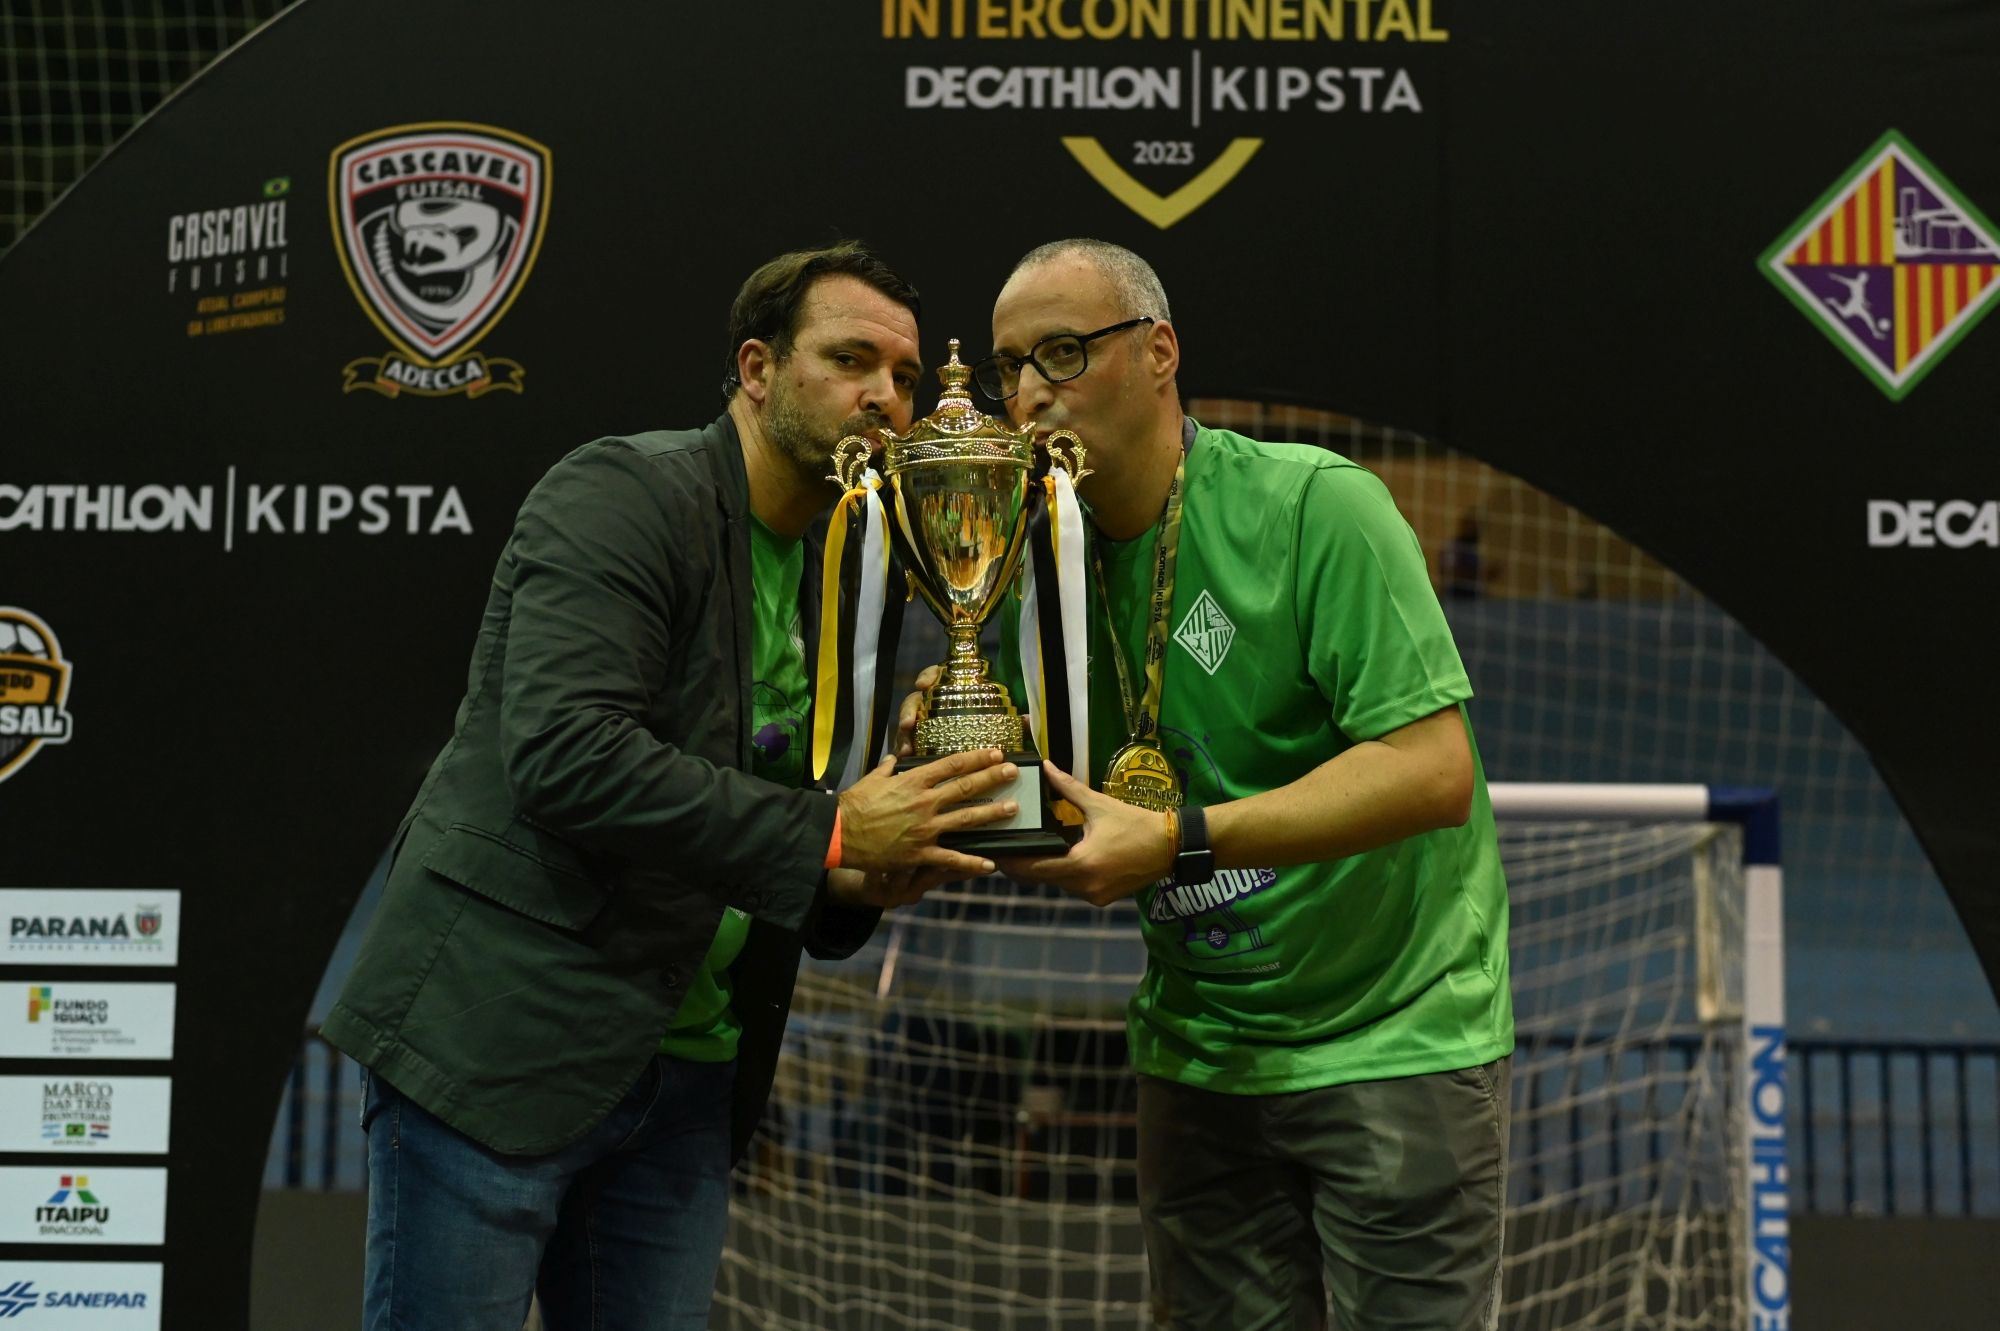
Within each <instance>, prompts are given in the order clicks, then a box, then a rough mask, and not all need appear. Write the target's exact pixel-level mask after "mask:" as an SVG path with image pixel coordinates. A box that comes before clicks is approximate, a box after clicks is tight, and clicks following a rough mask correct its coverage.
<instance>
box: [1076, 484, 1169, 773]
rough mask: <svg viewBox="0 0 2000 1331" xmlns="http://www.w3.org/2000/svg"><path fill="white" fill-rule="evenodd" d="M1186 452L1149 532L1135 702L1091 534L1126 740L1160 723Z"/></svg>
mask: <svg viewBox="0 0 2000 1331" xmlns="http://www.w3.org/2000/svg"><path fill="white" fill-rule="evenodd" d="M1186 474H1187V458H1186V455H1185V454H1183V455H1182V458H1181V461H1180V462H1179V463H1177V464H1176V465H1175V467H1174V480H1173V484H1171V485H1169V486H1168V487H1167V504H1166V509H1165V511H1164V512H1162V513H1161V514H1160V530H1159V533H1158V534H1157V535H1156V536H1155V537H1154V538H1153V597H1152V605H1151V607H1150V618H1149V619H1148V621H1147V624H1146V658H1145V667H1146V694H1145V697H1143V698H1141V699H1140V700H1139V703H1138V706H1136V707H1135V706H1133V702H1132V680H1131V673H1130V668H1129V667H1128V666H1127V665H1126V664H1125V648H1124V645H1123V644H1122V643H1120V642H1119V640H1118V626H1117V624H1116V623H1115V622H1114V621H1113V619H1112V615H1111V584H1110V583H1109V582H1107V581H1106V580H1105V576H1104V552H1103V548H1102V546H1101V544H1100V538H1098V537H1096V536H1095V535H1094V534H1093V536H1092V539H1091V543H1090V557H1091V559H1092V561H1093V562H1094V564H1095V566H1096V572H1097V586H1098V589H1099V591H1098V595H1099V597H1100V599H1101V600H1102V601H1103V603H1104V631H1105V633H1106V635H1107V636H1108V637H1109V638H1110V639H1111V659H1112V661H1113V662H1114V663H1115V664H1116V665H1117V667H1118V698H1119V701H1120V702H1121V703H1122V704H1123V705H1124V710H1125V734H1126V742H1127V743H1128V744H1136V743H1140V742H1142V741H1146V740H1149V739H1150V738H1151V737H1152V736H1153V734H1154V733H1155V732H1156V731H1157V730H1158V729H1159V727H1160V704H1161V700H1162V699H1163V698H1164V696H1165V694H1166V682H1167V617H1168V616H1169V615H1170V614H1172V613H1173V607H1174V563H1175V560H1176V558H1177V556H1178V555H1179V553H1180V544H1181V486H1182V483H1183V482H1184V480H1185V479H1186Z"/></svg>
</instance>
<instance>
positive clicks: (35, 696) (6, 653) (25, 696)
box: [0, 605, 75, 781]
mask: <svg viewBox="0 0 2000 1331" xmlns="http://www.w3.org/2000/svg"><path fill="white" fill-rule="evenodd" d="M73 671H74V667H73V666H72V665H71V663H70V662H69V660H68V659H67V658H66V657H64V656H63V651H62V644H61V643H59V642H57V641H56V633H55V630H54V629H52V628H50V627H49V624H48V621H46V620H44V619H43V618H42V617H41V616H39V615H37V614H35V613H34V612H33V611H30V610H23V609H21V608H20V607H19V606H11V605H0V781H5V780H7V779H8V778H9V777H11V776H13V775H15V774H16V773H18V772H19V771H21V769H22V768H24V767H26V766H27V765H28V763H29V761H30V760H31V759H33V758H34V756H35V755H36V754H37V753H39V752H41V750H42V748H43V746H45V745H50V744H67V743H69V739H70V733H71V731H72V730H73V729H74V728H75V727H74V724H73V723H72V721H71V719H70V714H69V686H70V676H71V674H72V673H73Z"/></svg>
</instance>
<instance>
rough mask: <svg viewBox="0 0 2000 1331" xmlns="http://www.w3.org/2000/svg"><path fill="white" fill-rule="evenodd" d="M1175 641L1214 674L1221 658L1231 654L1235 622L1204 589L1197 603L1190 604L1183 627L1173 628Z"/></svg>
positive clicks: (1234, 636)
mask: <svg viewBox="0 0 2000 1331" xmlns="http://www.w3.org/2000/svg"><path fill="white" fill-rule="evenodd" d="M1174 641H1175V642H1177V643H1179V644H1180V645H1181V646H1183V647H1185V648H1186V649H1187V653H1188V655H1189V656H1192V657H1193V658H1194V659H1195V662H1196V664H1198V665H1199V666H1201V668H1202V669H1203V670H1206V671H1207V672H1208V673H1209V674H1211V675H1213V674H1214V673H1215V671H1216V667H1218V666H1220V665H1221V664H1222V658H1224V657H1225V656H1228V655H1229V644H1230V643H1232V642H1234V641H1236V625H1234V624H1233V623H1231V622H1230V620H1229V616H1228V615H1225V614H1223V613H1222V607H1221V606H1219V605H1217V604H1216V603H1215V598H1214V597H1212V596H1210V595H1209V594H1208V589H1207V588H1203V589H1202V593H1201V595H1200V596H1197V597H1195V600H1194V604H1193V605H1192V606H1189V607H1188V612H1187V615H1186V617H1185V618H1183V619H1182V620H1181V626H1180V627H1179V628H1177V629H1175V630H1174Z"/></svg>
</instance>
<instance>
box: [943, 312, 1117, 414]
mask: <svg viewBox="0 0 2000 1331" xmlns="http://www.w3.org/2000/svg"><path fill="white" fill-rule="evenodd" d="M1152 322H1153V316H1152V315H1150V314H1142V315H1140V316H1139V317H1138V318H1136V319H1127V320H1126V321H1125V322H1124V323H1122V324H1112V325H1111V326H1110V327H1108V328H1100V329H1098V330H1097V331H1096V332H1094V333H1058V334H1057V335H1056V336H1054V337H1045V338H1043V339H1042V340H1041V341H1039V342H1037V343H1035V345H1034V346H1032V347H1030V348H1028V354H1027V355H1025V356H1001V355H997V354H996V355H992V356H988V357H987V358H986V359H985V360H983V361H980V362H979V363H978V364H977V365H975V366H973V367H972V378H973V382H975V383H977V384H978V385H979V391H980V392H982V393H984V394H986V396H988V397H990V398H992V399H993V400H994V401H995V402H1005V401H1006V400H1007V399H1008V398H1010V397H1012V396H1014V394H1016V393H1018V392H1020V391H1021V367H1022V366H1023V365H1032V366H1034V367H1035V373H1037V374H1039V375H1041V376H1042V378H1043V379H1044V380H1046V381H1047V382H1049V383H1052V384H1059V383H1061V382H1063V381H1064V380H1065V379H1074V378H1076V377H1077V376H1078V375H1079V374H1082V373H1083V372H1084V371H1085V370H1087V369H1089V368H1090V352H1089V351H1088V350H1086V348H1087V347H1088V346H1089V344H1090V343H1092V342H1095V341H1096V340H1097V339H1098V338H1100V337H1109V336H1111V334H1113V333H1122V332H1124V331H1125V330H1126V329H1128V328H1137V327H1138V326H1139V325H1140V324H1149V323H1152Z"/></svg>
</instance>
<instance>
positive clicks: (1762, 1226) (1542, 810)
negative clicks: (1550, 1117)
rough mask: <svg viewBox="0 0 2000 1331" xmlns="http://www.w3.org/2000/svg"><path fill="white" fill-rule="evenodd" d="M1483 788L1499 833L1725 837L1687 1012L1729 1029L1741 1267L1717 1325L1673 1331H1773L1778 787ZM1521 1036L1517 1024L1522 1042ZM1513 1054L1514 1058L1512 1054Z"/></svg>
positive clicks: (1778, 1188) (1780, 1054) (1781, 946)
mask: <svg viewBox="0 0 2000 1331" xmlns="http://www.w3.org/2000/svg"><path fill="white" fill-rule="evenodd" d="M1490 789H1491V794H1492V799H1493V811H1494V817H1495V819H1496V820H1497V821H1498V822H1499V823H1500V824H1501V825H1502V826H1503V827H1507V826H1512V827H1515V828H1523V829H1525V828H1531V827H1535V826H1538V825H1539V826H1549V825H1555V824H1566V823H1577V822H1585V821H1587V822H1596V823H1599V824H1603V825H1610V824H1615V823H1627V824H1631V825H1635V826H1636V825H1644V824H1655V825H1660V826H1683V827H1695V826H1709V827H1717V828H1730V829H1732V830H1733V831H1734V833H1735V837H1734V840H1735V843H1736V846H1735V851H1734V854H1735V858H1736V871H1737V880H1736V882H1737V885H1736V887H1735V889H1734V890H1733V891H1731V890H1726V889H1722V888H1719V887H1718V885H1717V884H1716V883H1715V882H1714V881H1710V882H1708V883H1706V884H1697V885H1696V906H1697V913H1698V915H1703V916H1705V917H1706V918H1704V919H1702V920H1700V921H1699V922H1698V925H1697V931H1696V932H1697V938H1698V940H1699V943H1698V947H1699V949H1700V950H1701V952H1702V953H1704V954H1705V959H1703V960H1702V961H1701V962H1700V965H1701V967H1702V969H1703V971H1704V976H1703V979H1702V984H1701V990H1702V993H1701V997H1700V1001H1699V1002H1698V1004H1697V1007H1698V1015H1699V1016H1700V1017H1701V1019H1702V1020H1703V1021H1704V1022H1705V1023H1709V1024H1717V1023H1733V1024H1734V1025H1735V1027H1736V1028H1737V1029H1736V1041H1737V1052H1736V1054H1735V1056H1734V1068H1733V1069H1732V1073H1733V1075H1732V1077H1731V1083H1732V1085H1731V1095H1732V1098H1733V1099H1734V1101H1735V1103H1734V1104H1733V1105H1732V1106H1731V1115H1730V1117H1731V1120H1732V1122H1733V1124H1734V1127H1733V1129H1732V1132H1731V1136H1732V1137H1733V1138H1734V1141H1733V1143H1732V1147H1733V1149H1732V1150H1731V1152H1730V1165H1729V1169H1730V1172H1731V1173H1732V1174H1733V1175H1734V1176H1735V1178H1734V1187H1735V1191H1734V1195H1733V1199H1732V1204H1731V1220H1730V1223H1729V1228H1730V1230H1731V1240H1732V1246H1733V1247H1734V1249H1735V1251H1736V1254H1737V1256H1738V1260H1739V1262H1740V1274H1739V1275H1738V1277H1737V1284H1738V1287H1739V1289H1740V1297H1741V1304H1740V1306H1739V1307H1733V1308H1731V1309H1730V1310H1729V1311H1728V1312H1727V1314H1726V1315H1724V1316H1723V1317H1721V1318H1719V1319H1717V1318H1711V1317H1709V1316H1707V1315H1706V1314H1707V1313H1708V1312H1709V1311H1711V1310H1709V1309H1702V1310H1699V1311H1698V1312H1697V1313H1696V1316H1697V1317H1698V1318H1699V1320H1696V1321H1683V1322H1675V1323H1674V1324H1675V1325H1716V1326H1729V1327H1747V1328H1750V1329H1751V1331H1783V1329H1784V1328H1787V1327H1789V1325H1790V1317H1791V1280H1790V1271H1791V1249H1790V1216H1789V1212H1790V1189H1789V1172H1790V1171H1789V1156H1788V1148H1787V1138H1786V1113H1787V1079H1786V1057H1785V943H1784V874H1783V868H1782V863H1781V857H1780V846H1781V838H1780V833H1779V808H1780V805H1779V799H1778V795H1777V792H1776V791H1774V790H1771V789H1769V788H1766V787H1760V786H1729V785H1702V784H1692V783H1689V784H1678V783H1664V784H1637V783H1635V784H1592V783H1562V782H1551V783H1538V784H1522V783H1515V784H1510V783H1505V782H1500V783H1495V784H1494V785H1493V786H1492V787H1491V788H1490ZM1505 840H1506V838H1504V837H1503V841H1505ZM1511 881H1512V876H1511V866H1510V882H1511ZM1732 897H1733V898H1735V899H1736V901H1735V902H1732V900H1731V898H1732ZM1704 901H1706V902H1707V903H1708V904H1707V906H1706V908H1705V909H1704V907H1703V902H1704ZM1736 902H1740V904H1736ZM1517 981H1518V976H1517ZM1527 1033H1528V1030H1527V1027H1526V1024H1525V1023H1524V1029H1523V1032H1522V1035H1523V1037H1525V1036H1526V1035H1527ZM1521 1043H1522V1044H1523V1045H1525V1044H1526V1043H1527V1040H1526V1039H1525V1038H1523V1039H1522V1041H1521ZM1516 1057H1517V1060H1518V1059H1519V1057H1520V1048H1518V1047H1517V1051H1516ZM1518 1075H1519V1074H1518V1072H1517V1076H1518ZM1519 1099H1520V1097H1518V1096H1517V1097H1516V1114H1517V1123H1516V1134H1517V1136H1518V1135H1519V1133H1520V1128H1521V1125H1520V1123H1519V1122H1518V1118H1519V1113H1520V1104H1519ZM1511 1256H1512V1255H1511V1254H1510V1260H1511ZM1732 1302H1733V1301H1732ZM1509 1324H1510V1325H1511V1324H1514V1323H1513V1322H1511V1321H1510V1322H1509ZM1638 1324H1640V1325H1649V1324H1650V1323H1647V1322H1644V1321H1642V1322H1640V1323H1638Z"/></svg>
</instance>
